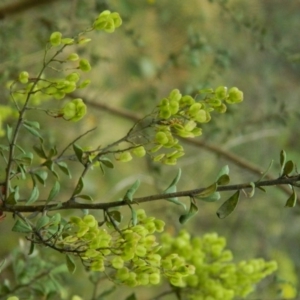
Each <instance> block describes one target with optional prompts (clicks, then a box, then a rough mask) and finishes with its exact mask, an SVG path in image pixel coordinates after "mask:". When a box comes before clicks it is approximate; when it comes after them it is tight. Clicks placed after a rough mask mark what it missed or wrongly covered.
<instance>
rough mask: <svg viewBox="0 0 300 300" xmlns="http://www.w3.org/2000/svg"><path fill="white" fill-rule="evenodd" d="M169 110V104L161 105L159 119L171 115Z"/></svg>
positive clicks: (167, 117)
mask: <svg viewBox="0 0 300 300" xmlns="http://www.w3.org/2000/svg"><path fill="white" fill-rule="evenodd" d="M171 115H172V114H171V110H170V108H169V106H163V107H161V109H160V111H159V117H160V118H161V119H169V118H170V117H171Z"/></svg>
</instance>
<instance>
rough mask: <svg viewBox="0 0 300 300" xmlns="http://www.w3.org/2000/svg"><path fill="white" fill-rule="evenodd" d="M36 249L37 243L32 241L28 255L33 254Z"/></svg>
mask: <svg viewBox="0 0 300 300" xmlns="http://www.w3.org/2000/svg"><path fill="white" fill-rule="evenodd" d="M34 249H35V243H34V242H30V248H29V251H28V255H31V254H32V253H33V252H34Z"/></svg>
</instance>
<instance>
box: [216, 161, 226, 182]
mask: <svg viewBox="0 0 300 300" xmlns="http://www.w3.org/2000/svg"><path fill="white" fill-rule="evenodd" d="M222 175H229V167H228V165H226V166H224V167H222V169H221V170H220V172H219V174H218V176H217V180H218V179H219V178H220V177H221V176H222Z"/></svg>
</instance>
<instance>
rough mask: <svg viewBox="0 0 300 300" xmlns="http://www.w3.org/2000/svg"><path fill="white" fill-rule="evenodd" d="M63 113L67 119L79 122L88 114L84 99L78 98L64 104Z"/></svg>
mask: <svg viewBox="0 0 300 300" xmlns="http://www.w3.org/2000/svg"><path fill="white" fill-rule="evenodd" d="M62 113H63V117H64V118H65V119H66V120H68V121H73V122H77V121H79V120H80V119H82V118H83V116H84V115H85V114H86V105H85V104H84V102H83V101H82V99H80V98H76V99H74V100H72V101H70V102H69V103H67V104H66V105H65V106H64V108H63V109H62Z"/></svg>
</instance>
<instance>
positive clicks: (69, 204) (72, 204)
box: [1, 175, 300, 213]
mask: <svg viewBox="0 0 300 300" xmlns="http://www.w3.org/2000/svg"><path fill="white" fill-rule="evenodd" d="M299 181H300V175H295V176H291V177H279V178H277V179H273V180H264V181H260V182H255V183H254V184H255V187H266V186H277V185H279V186H280V185H288V184H289V185H295V186H296V185H297V182H299ZM247 188H251V189H252V185H251V184H250V183H241V184H233V185H227V186H219V187H217V189H216V191H218V192H223V191H236V190H243V189H247ZM206 189H207V188H198V189H193V190H187V191H181V192H176V193H168V194H157V195H151V196H145V197H139V198H134V199H133V200H132V201H131V202H130V205H133V204H140V203H144V202H152V201H157V200H167V199H169V198H175V197H194V196H197V195H198V194H200V193H201V192H203V191H205V190H206ZM127 205H128V201H126V200H122V201H114V202H105V203H95V204H89V203H78V202H76V201H66V202H63V203H59V204H51V205H36V206H34V205H33V206H28V205H14V206H9V205H6V206H2V207H1V211H3V212H12V213H16V212H43V211H45V210H48V211H51V210H52V211H54V210H69V209H99V210H107V209H110V208H114V207H119V206H127Z"/></svg>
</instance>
